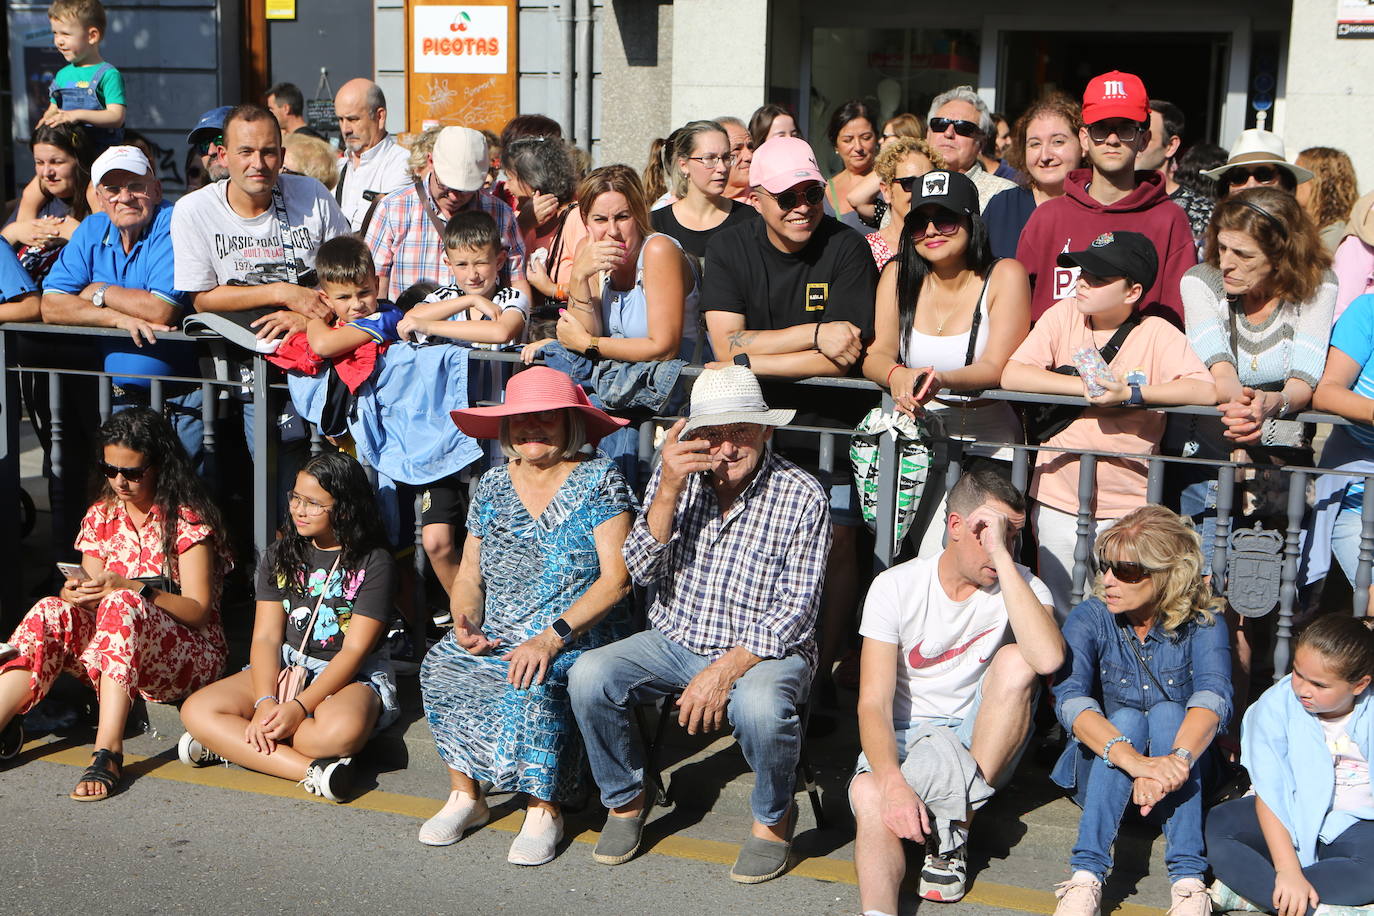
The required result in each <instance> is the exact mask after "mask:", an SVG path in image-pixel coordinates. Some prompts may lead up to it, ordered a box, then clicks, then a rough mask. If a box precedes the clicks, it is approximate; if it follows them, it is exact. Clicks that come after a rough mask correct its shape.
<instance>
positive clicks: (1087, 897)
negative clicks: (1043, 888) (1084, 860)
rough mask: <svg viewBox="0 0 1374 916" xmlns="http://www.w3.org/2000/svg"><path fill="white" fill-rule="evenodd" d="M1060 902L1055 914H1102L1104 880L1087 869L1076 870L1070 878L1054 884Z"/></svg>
mask: <svg viewBox="0 0 1374 916" xmlns="http://www.w3.org/2000/svg"><path fill="white" fill-rule="evenodd" d="M1054 896H1056V897H1058V898H1059V903H1058V904H1057V905H1056V906H1055V908H1054V916H1100V914H1101V912H1102V882H1101V881H1099V880H1097V876H1096V875H1093V874H1091V873H1089V872H1086V871H1076V872H1074V873H1073V876H1072V877H1070V878H1069V880H1067V881H1065V882H1063V883H1061V884H1056V885H1055V886H1054Z"/></svg>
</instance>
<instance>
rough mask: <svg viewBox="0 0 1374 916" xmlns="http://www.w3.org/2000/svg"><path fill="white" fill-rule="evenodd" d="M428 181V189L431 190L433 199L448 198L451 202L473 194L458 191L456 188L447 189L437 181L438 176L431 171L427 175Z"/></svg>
mask: <svg viewBox="0 0 1374 916" xmlns="http://www.w3.org/2000/svg"><path fill="white" fill-rule="evenodd" d="M429 180H430V187H431V188H432V189H433V191H434V196H435V197H448V198H452V199H453V200H457V199H458V198H460V197H462V196H463V195H465V194H472V193H473V192H472V191H460V190H458V189H457V188H450V187H447V186H446V185H445V184H444V183H443V182H442V181H440V180H439V176H438V175H437V174H435V173H434V172H433V171H431V172H430V173H429Z"/></svg>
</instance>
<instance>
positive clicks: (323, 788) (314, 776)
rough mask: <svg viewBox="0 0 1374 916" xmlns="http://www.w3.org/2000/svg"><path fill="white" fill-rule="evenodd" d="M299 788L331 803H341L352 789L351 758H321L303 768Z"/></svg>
mask: <svg viewBox="0 0 1374 916" xmlns="http://www.w3.org/2000/svg"><path fill="white" fill-rule="evenodd" d="M300 785H301V788H303V789H305V791H307V792H309V793H310V794H311V795H320V796H323V797H324V798H327V799H329V800H330V801H332V802H341V801H343V800H344V799H346V798H347V797H348V793H349V791H351V790H352V788H353V758H352V757H321V758H320V759H319V760H315V761H312V762H311V764H310V766H308V767H306V768H305V778H304V779H302V780H301V782H300Z"/></svg>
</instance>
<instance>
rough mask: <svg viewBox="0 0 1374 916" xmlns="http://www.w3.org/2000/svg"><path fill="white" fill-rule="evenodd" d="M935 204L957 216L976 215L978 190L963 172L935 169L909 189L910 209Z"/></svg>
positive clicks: (921, 177)
mask: <svg viewBox="0 0 1374 916" xmlns="http://www.w3.org/2000/svg"><path fill="white" fill-rule="evenodd" d="M927 204H935V205H937V206H940V207H943V208H944V209H946V210H948V211H949V212H951V213H954V214H957V215H959V216H974V215H976V214H977V213H978V211H979V208H978V188H977V186H975V185H974V183H973V181H972V180H971V179H970V178H969V177H968V176H967V175H965V174H964V173H963V172H950V171H946V170H945V169H937V170H936V171H933V172H926V173H925V174H924V175H922V176H920V178H919V179H918V180H917V182H916V184H915V185H914V186H913V187H912V189H911V209H912V210H915V209H916V208H917V207H924V206H926V205H927Z"/></svg>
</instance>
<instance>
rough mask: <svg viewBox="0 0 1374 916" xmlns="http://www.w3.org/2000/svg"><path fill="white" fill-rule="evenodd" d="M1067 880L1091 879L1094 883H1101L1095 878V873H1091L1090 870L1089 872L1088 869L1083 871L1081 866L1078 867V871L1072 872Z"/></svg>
mask: <svg viewBox="0 0 1374 916" xmlns="http://www.w3.org/2000/svg"><path fill="white" fill-rule="evenodd" d="M1069 880H1070V881H1079V880H1083V881H1092V882H1094V883H1096V884H1101V883H1102V882H1101V881H1098V880H1097V875H1094V874H1093V873H1092V872H1090V871H1084V870H1083V869H1081V868H1080V869H1079V870H1078V871H1076V872H1074V873H1073V875H1072V876H1070V878H1069Z"/></svg>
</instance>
